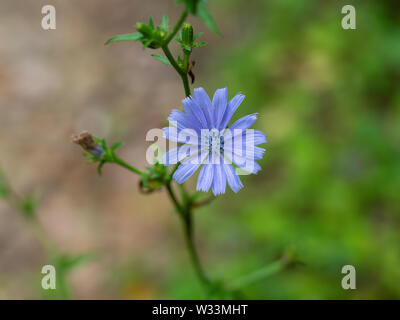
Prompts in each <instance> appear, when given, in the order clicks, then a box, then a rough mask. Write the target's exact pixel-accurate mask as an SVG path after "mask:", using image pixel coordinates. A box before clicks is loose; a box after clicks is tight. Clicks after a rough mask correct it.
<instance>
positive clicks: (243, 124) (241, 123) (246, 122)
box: [229, 113, 257, 130]
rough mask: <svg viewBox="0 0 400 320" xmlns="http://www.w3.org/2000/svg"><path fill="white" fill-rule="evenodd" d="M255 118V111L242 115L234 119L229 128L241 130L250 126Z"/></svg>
mask: <svg viewBox="0 0 400 320" xmlns="http://www.w3.org/2000/svg"><path fill="white" fill-rule="evenodd" d="M256 120H257V113H253V114H249V115H247V116H244V117H243V118H240V119H239V120H236V121H235V122H234V123H233V124H232V125H231V126H230V127H229V128H230V129H231V130H235V129H241V130H246V129H248V128H250V127H251V126H252V125H253V123H254V122H256Z"/></svg>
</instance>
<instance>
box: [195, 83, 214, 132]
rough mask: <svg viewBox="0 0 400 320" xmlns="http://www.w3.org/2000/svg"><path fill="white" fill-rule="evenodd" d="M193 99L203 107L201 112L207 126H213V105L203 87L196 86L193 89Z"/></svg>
mask: <svg viewBox="0 0 400 320" xmlns="http://www.w3.org/2000/svg"><path fill="white" fill-rule="evenodd" d="M193 100H194V101H195V102H196V104H197V105H198V106H199V107H200V108H202V109H203V113H204V115H205V117H206V119H207V126H208V128H213V126H214V122H215V121H214V107H213V105H212V103H211V100H210V97H209V96H208V94H207V92H206V91H205V90H204V89H203V88H196V89H194V90H193Z"/></svg>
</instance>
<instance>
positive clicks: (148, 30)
mask: <svg viewBox="0 0 400 320" xmlns="http://www.w3.org/2000/svg"><path fill="white" fill-rule="evenodd" d="M136 30H137V31H139V32H140V33H141V34H143V35H144V36H145V37H148V38H151V37H152V36H153V28H152V27H150V26H148V25H147V24H144V23H143V22H137V23H136Z"/></svg>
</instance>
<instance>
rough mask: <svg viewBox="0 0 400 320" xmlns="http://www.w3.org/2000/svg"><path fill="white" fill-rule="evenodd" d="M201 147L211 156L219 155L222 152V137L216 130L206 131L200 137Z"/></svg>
mask: <svg viewBox="0 0 400 320" xmlns="http://www.w3.org/2000/svg"><path fill="white" fill-rule="evenodd" d="M202 147H203V149H206V150H207V151H208V152H210V153H213V154H221V153H223V151H224V136H223V135H221V133H220V131H219V130H218V129H211V130H209V131H206V132H205V133H204V134H203V137H202Z"/></svg>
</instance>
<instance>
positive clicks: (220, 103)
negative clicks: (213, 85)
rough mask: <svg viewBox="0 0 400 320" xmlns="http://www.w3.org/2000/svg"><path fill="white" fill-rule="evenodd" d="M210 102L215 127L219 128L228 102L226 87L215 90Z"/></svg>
mask: <svg viewBox="0 0 400 320" xmlns="http://www.w3.org/2000/svg"><path fill="white" fill-rule="evenodd" d="M212 103H213V106H214V116H215V123H214V124H215V128H217V129H221V128H220V124H221V122H222V119H223V117H224V114H225V110H226V108H227V104H228V89H227V88H223V89H218V90H217V91H215V94H214V97H213V102H212Z"/></svg>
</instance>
